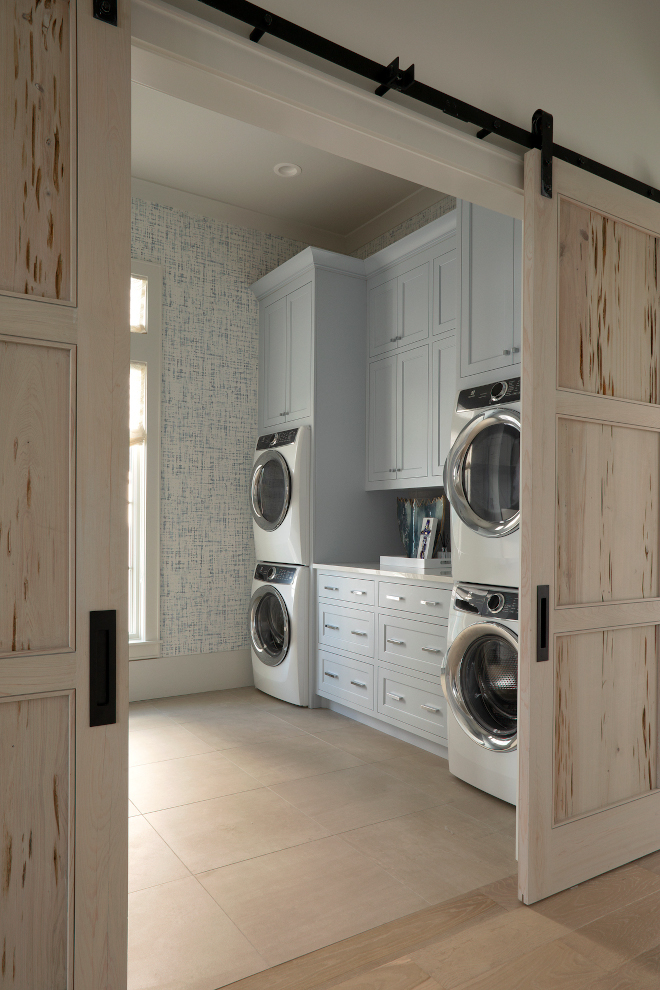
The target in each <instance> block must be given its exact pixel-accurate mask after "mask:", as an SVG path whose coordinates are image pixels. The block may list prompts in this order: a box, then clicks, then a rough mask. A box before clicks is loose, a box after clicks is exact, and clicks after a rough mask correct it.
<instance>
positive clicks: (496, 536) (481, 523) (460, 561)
mask: <svg viewBox="0 0 660 990" xmlns="http://www.w3.org/2000/svg"><path fill="white" fill-rule="evenodd" d="M451 441H452V446H451V449H450V451H449V454H448V455H447V460H446V462H445V471H444V488H445V493H446V495H447V498H448V499H449V502H450V505H451V507H452V510H453V511H452V513H451V566H452V577H453V579H454V581H469V582H473V583H476V584H491V583H492V584H496V585H504V586H508V587H511V588H517V587H518V586H519V585H520V529H519V523H520V378H510V379H508V380H506V381H497V382H490V383H489V384H486V385H477V386H475V387H473V388H466V389H463V390H462V391H461V392H459V394H458V399H457V402H456V409H455V411H454V415H453V418H452V431H451Z"/></svg>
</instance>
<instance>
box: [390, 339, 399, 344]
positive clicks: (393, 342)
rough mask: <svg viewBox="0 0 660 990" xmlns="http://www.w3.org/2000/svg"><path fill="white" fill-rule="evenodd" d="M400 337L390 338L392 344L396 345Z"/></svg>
mask: <svg viewBox="0 0 660 990" xmlns="http://www.w3.org/2000/svg"><path fill="white" fill-rule="evenodd" d="M398 339H399V338H398V337H390V344H396V342H397V340H398Z"/></svg>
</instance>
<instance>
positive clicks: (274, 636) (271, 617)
mask: <svg viewBox="0 0 660 990" xmlns="http://www.w3.org/2000/svg"><path fill="white" fill-rule="evenodd" d="M250 639H251V640H252V648H253V650H254V652H255V653H256V654H257V656H258V657H259V659H260V660H261V661H262V663H265V664H267V665H268V666H269V667H277V665H278V664H280V663H282V661H283V660H284V658H285V657H286V655H287V652H288V650H289V613H288V612H287V607H286V604H285V602H284V599H283V598H282V596H281V595H280V593H279V592H278V591H276V589H275V588H269V587H265V588H260V589H259V590H258V591H255V593H254V595H253V596H252V601H251V602H250Z"/></svg>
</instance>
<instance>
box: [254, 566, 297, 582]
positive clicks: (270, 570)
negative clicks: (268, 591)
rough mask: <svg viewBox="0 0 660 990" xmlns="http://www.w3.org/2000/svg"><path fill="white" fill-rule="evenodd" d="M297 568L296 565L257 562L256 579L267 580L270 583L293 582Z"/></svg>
mask: <svg viewBox="0 0 660 990" xmlns="http://www.w3.org/2000/svg"><path fill="white" fill-rule="evenodd" d="M296 570H297V568H296V567H285V566H283V565H282V564H257V566H256V567H255V569H254V580H255V581H265V582H267V583H268V584H293V582H294V580H295V577H296Z"/></svg>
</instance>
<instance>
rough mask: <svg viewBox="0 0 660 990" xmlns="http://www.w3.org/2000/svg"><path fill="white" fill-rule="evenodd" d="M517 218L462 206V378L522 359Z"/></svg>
mask: <svg viewBox="0 0 660 990" xmlns="http://www.w3.org/2000/svg"><path fill="white" fill-rule="evenodd" d="M521 239H522V225H521V222H520V221H519V220H514V219H513V218H512V217H507V216H504V215H503V214H501V213H494V212H493V211H492V210H487V209H485V208H484V207H482V206H475V205H473V204H471V203H463V205H462V224H461V242H462V249H461V377H462V378H465V377H468V376H470V375H475V374H478V373H479V372H482V371H496V370H498V369H500V368H507V367H508V366H510V365H512V364H518V363H519V361H520V299H519V296H520V267H521V264H522V258H521Z"/></svg>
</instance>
